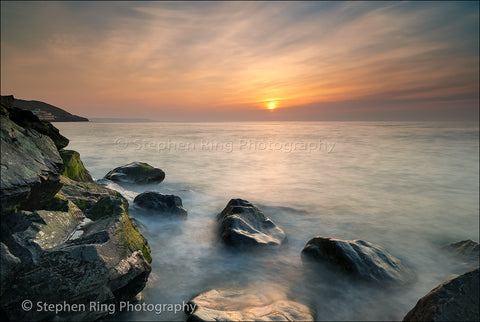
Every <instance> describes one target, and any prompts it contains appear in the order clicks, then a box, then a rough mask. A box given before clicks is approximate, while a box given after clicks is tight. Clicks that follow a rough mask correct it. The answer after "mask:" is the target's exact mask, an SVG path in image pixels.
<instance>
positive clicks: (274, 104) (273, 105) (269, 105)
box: [268, 102, 277, 110]
mask: <svg viewBox="0 0 480 322" xmlns="http://www.w3.org/2000/svg"><path fill="white" fill-rule="evenodd" d="M276 107H277V103H275V102H270V103H268V109H269V110H274V109H275V108H276Z"/></svg>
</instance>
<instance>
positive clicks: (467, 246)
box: [443, 239, 480, 265]
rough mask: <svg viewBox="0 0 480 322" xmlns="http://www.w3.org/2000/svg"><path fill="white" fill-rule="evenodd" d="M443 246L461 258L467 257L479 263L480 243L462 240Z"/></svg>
mask: <svg viewBox="0 0 480 322" xmlns="http://www.w3.org/2000/svg"><path fill="white" fill-rule="evenodd" d="M443 248H444V249H446V250H447V251H449V252H451V253H453V254H454V255H456V256H457V257H459V258H462V259H465V260H467V261H470V262H472V263H474V264H476V265H478V261H479V258H480V245H479V244H478V243H477V242H474V241H473V240H470V239H468V240H462V241H459V242H455V243H451V244H448V245H447V246H445V247H443Z"/></svg>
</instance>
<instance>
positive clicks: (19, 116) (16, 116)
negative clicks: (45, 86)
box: [2, 96, 69, 150]
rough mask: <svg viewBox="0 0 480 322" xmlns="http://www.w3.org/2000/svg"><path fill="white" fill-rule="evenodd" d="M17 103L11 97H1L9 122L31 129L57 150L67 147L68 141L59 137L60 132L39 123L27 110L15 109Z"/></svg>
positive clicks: (42, 122)
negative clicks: (50, 142) (44, 136)
mask: <svg viewBox="0 0 480 322" xmlns="http://www.w3.org/2000/svg"><path fill="white" fill-rule="evenodd" d="M17 101H18V100H15V98H14V97H13V96H2V105H3V107H4V108H5V109H6V111H7V112H6V114H8V115H7V116H8V117H9V118H10V120H12V121H13V122H15V123H16V124H18V125H19V126H21V127H23V128H25V129H32V130H35V131H37V132H38V133H40V134H43V135H46V136H48V137H49V138H51V139H52V141H53V143H55V146H56V147H57V149H58V150H60V149H63V148H64V147H66V146H67V145H68V142H69V141H68V139H67V138H66V137H64V136H63V135H61V134H60V131H59V130H58V129H57V128H56V127H54V126H53V125H52V124H51V123H49V122H45V121H41V120H40V119H39V118H38V117H37V116H36V115H34V114H33V113H32V112H31V111H29V110H24V109H21V108H17V107H15V102H17Z"/></svg>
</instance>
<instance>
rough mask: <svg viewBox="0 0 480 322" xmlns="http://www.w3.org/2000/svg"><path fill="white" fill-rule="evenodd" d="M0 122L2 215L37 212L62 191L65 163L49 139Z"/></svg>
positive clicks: (3, 121)
mask: <svg viewBox="0 0 480 322" xmlns="http://www.w3.org/2000/svg"><path fill="white" fill-rule="evenodd" d="M0 118H1V149H2V158H1V160H0V163H1V177H2V180H1V192H0V201H1V205H2V209H1V213H2V215H4V214H6V213H12V212H14V210H15V208H18V209H28V210H33V209H37V208H38V207H40V206H41V205H42V204H43V203H44V202H45V200H48V199H49V198H51V197H52V196H53V195H55V193H56V192H57V191H58V190H59V189H60V188H61V186H62V185H61V183H60V169H61V167H62V159H61V158H60V155H59V154H58V150H57V148H56V147H55V144H54V143H53V142H52V140H51V139H50V138H49V137H48V136H45V135H42V134H40V133H38V132H37V131H35V130H31V129H24V128H22V127H20V126H19V125H18V124H16V123H14V122H12V121H11V120H10V119H8V118H7V117H5V116H3V115H2V116H0Z"/></svg>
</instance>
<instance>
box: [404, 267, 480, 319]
mask: <svg viewBox="0 0 480 322" xmlns="http://www.w3.org/2000/svg"><path fill="white" fill-rule="evenodd" d="M479 308H480V294H479V269H478V268H477V269H475V270H473V271H470V272H467V273H465V274H463V275H461V276H458V277H456V278H454V279H452V280H450V281H448V282H445V283H443V284H441V285H439V286H437V287H436V288H434V289H433V290H432V291H430V292H429V293H428V294H427V295H425V296H424V297H422V298H421V299H420V300H419V301H418V303H417V304H416V305H415V307H414V308H413V309H412V310H411V311H410V312H408V313H407V315H406V316H405V317H404V319H403V321H480V313H479Z"/></svg>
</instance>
